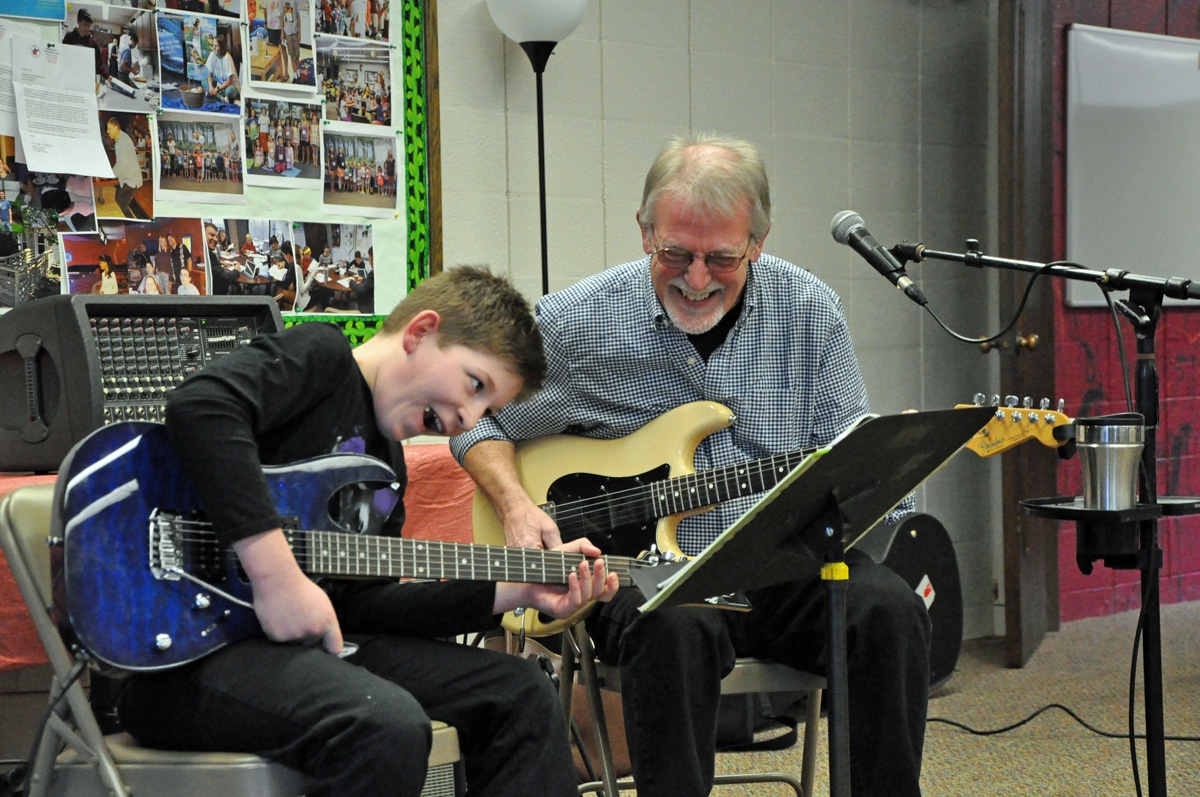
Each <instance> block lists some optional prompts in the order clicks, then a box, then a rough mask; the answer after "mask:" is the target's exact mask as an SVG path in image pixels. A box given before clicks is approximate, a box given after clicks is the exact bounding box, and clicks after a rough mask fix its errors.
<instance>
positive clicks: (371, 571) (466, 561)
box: [287, 531, 631, 586]
mask: <svg viewBox="0 0 1200 797" xmlns="http://www.w3.org/2000/svg"><path fill="white" fill-rule="evenodd" d="M287 536H288V541H289V543H290V544H291V546H292V551H293V553H295V555H296V560H297V561H298V562H299V563H300V567H301V569H303V570H304V571H305V572H307V573H309V574H310V575H324V576H338V577H342V578H434V579H441V578H448V579H461V580H465V581H521V582H528V583H534V584H564V583H566V581H567V576H569V575H570V574H571V572H572V571H574V570H575V569H576V568H577V567H578V566H579V563H580V562H582V561H584V559H585V558H586V557H584V556H583V555H582V554H574V553H564V552H562V551H545V550H539V549H531V548H509V547H506V546H499V545H471V544H468V543H457V542H440V541H437V540H408V539H403V538H399V537H378V536H367V535H357V534H345V533H341V532H331V531H293V532H288V534H287ZM607 561H608V564H609V567H610V568H613V569H614V572H617V574H618V577H619V578H620V579H621V583H622V585H624V586H628V585H629V584H630V583H631V582H630V580H629V576H628V569H629V568H628V560H625V559H624V557H608V558H607Z"/></svg>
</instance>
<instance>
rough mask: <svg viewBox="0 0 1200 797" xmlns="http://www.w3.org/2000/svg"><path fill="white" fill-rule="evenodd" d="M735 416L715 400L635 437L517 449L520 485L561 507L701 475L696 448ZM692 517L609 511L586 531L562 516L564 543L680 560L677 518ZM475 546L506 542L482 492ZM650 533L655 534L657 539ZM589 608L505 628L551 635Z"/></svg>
mask: <svg viewBox="0 0 1200 797" xmlns="http://www.w3.org/2000/svg"><path fill="white" fill-rule="evenodd" d="M733 420H734V416H733V412H732V411H731V410H730V409H729V408H728V407H725V406H723V405H721V404H718V403H716V402H714V401H697V402H693V403H690V404H684V405H683V406H681V407H676V408H675V409H673V410H671V411H670V412H667V413H664V414H663V415H660V416H659V417H657V418H655V419H654V420H653V421H651V422H650V423H648V424H646V425H645V426H643V427H642V428H641V429H639V430H637V431H636V432H634V433H633V434H631V435H628V436H626V437H618V438H615V439H612V440H597V439H593V438H589V437H579V436H577V435H565V434H564V435H552V436H549V437H541V438H537V439H534V440H528V441H524V442H521V443H519V444H518V445H517V450H516V465H517V473H518V475H519V476H520V479H521V485H522V486H523V487H524V488H525V491H526V492H527V493H528V494H529V496H530V497H531V498H533V500H534V501H535V502H536V503H538V504H540V505H545V504H547V503H554V504H555V505H561V504H563V503H565V502H567V501H569V500H572V499H580V498H590V497H593V496H598V495H603V494H604V493H612V492H615V491H618V490H622V489H629V488H630V487H634V486H641V485H645V484H648V483H650V482H657V481H661V480H663V479H665V478H667V477H668V476H679V475H683V474H689V473H694V472H695V465H694V463H695V458H696V447H697V446H698V445H700V442H701V441H702V440H704V438H706V437H708V436H709V435H710V434H712V433H713V432H715V431H718V430H719V429H724V428H727V427H728V426H730V425H731V424H732V423H733ZM689 514H695V512H687V513H683V514H678V515H667V516H664V517H661V518H648V519H646V518H644V519H639V520H635V521H622V520H620V519H617V520H616V521H615V522H614V519H613V518H612V517H611V515H610V514H608V513H590V516H585V517H583V518H582V519H581V526H582V527H574V524H571V526H572V528H569V529H568V528H565V527H567V526H568V521H567V519H565V518H556V519H557V520H559V523H560V530H562V531H563V539H564V540H570V539H575V538H577V537H580V536H586V537H588V539H590V540H591V541H592V542H593V543H595V544H596V545H597V546H599V547H600V549H601V550H602V551H604V552H605V553H616V554H621V555H624V556H636V555H637V554H638V553H641V552H642V551H644V550H645V549H646V548H648V547H649V543H650V541H651V540H653V541H654V543H655V544H656V545H657V546H658V548H659V550H660V551H667V552H671V553H675V554H676V555H682V554H681V552H680V550H679V544H678V542H677V539H676V536H675V535H676V529H677V528H678V527H679V521H680V520H681V519H682V518H684V517H686V516H687V515H689ZM471 519H472V523H473V528H474V539H475V542H477V543H484V544H488V545H504V543H505V539H504V525H503V524H502V523H501V522H500V519H499V518H498V517H497V516H496V513H495V511H494V510H493V509H492V505H491V504H490V503H489V502H488V500H487V498H485V497H484V495H483V493H482V492H481V491H479V490H476V491H475V499H474V504H473V506H472V510H471ZM651 532H653V533H652V534H651ZM588 611H590V607H585V609H583V610H581V611H580V612H578V613H576V615H574V616H573V617H569V618H566V619H564V620H554V621H545V620H543V619H542V618H540V617H537V616H533V615H536V614H537V613H535V612H528V613H526V614H525V615H515V614H513V613H512V612H509V613H507V614H506V615H505V616H504V620H503V624H504V627H505V628H507V629H509V630H510V631H513V632H516V633H519V632H520V631H522V630H524V632H525V633H526V634H530V635H532V636H548V635H550V634H554V633H558V632H559V631H562V630H564V629H566V628H569V627H570V626H571V625H573V624H574V623H576V622H578V621H579V620H580V619H581V618H582V617H583V616H584V615H585V614H586V613H587V612H588Z"/></svg>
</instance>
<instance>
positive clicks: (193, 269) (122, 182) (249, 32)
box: [0, 0, 405, 314]
mask: <svg viewBox="0 0 1200 797" xmlns="http://www.w3.org/2000/svg"><path fill="white" fill-rule="evenodd" d="M0 13H2V12H0ZM391 23H392V20H391V4H390V3H389V2H387V0H125V2H122V3H113V4H106V3H100V2H83V3H76V2H71V1H70V0H69V1H68V2H67V3H66V4H65V16H64V19H63V20H62V21H61V26H60V31H59V39H60V40H61V42H62V43H63V44H70V45H74V46H77V47H86V48H89V49H91V50H92V51H93V55H92V59H91V60H92V61H93V62H94V76H93V78H92V80H91V81H90V82H91V84H92V85H91V88H93V89H94V90H95V92H96V108H97V114H98V117H99V118H98V122H99V131H100V138H101V142H100V144H101V145H102V146H103V150H104V153H105V154H106V155H107V158H108V161H109V164H110V166H111V169H112V173H113V176H112V177H89V176H81V175H76V174H70V173H68V172H62V173H51V172H35V171H32V170H30V169H28V168H26V167H25V164H24V162H23V159H22V158H23V156H22V154H21V153H22V148H21V145H20V140H19V136H18V137H17V138H16V139H14V138H13V137H11V136H0V224H2V223H3V221H4V219H5V218H18V219H19V218H20V212H21V209H22V208H44V209H47V210H50V211H53V212H54V213H55V214H57V217H58V225H57V232H58V236H59V250H60V253H61V258H60V262H61V266H62V268H61V270H62V290H63V291H64V292H69V293H141V294H185V295H199V296H210V295H211V296H221V295H230V294H267V295H271V296H274V297H276V299H277V301H278V302H279V306H280V309H281V310H282V311H283V312H292V313H300V312H331V313H337V312H360V313H372V314H373V313H374V312H375V306H374V279H375V273H374V268H375V261H374V257H373V254H374V247H373V234H372V225H371V223H369V222H370V221H371V220H373V219H389V220H391V219H394V218H398V217H399V213H398V208H403V205H402V202H403V200H400V199H399V196H400V195H401V194H402V193H403V192H404V186H403V185H399V184H398V182H399V180H400V177H401V175H402V174H403V173H404V166H403V160H402V159H403V156H404V150H403V149H402V146H403V142H402V140H401V138H400V137H399V135H398V131H397V129H396V126H395V116H396V114H395V112H394V97H393V90H392V82H393V75H392V60H393V55H394V53H393V50H394V46H393V45H392V44H391V42H390V41H389V34H390V27H391ZM398 158H399V159H401V161H400V164H399V165H398V163H397V160H398ZM96 173H98V172H93V174H96ZM276 191H278V192H282V193H281V194H280V195H279V199H280V201H279V202H275V201H274V200H272V199H271V198H269V197H267V196H266V194H263V193H261V192H267V193H270V192H276ZM160 205H161V207H160ZM218 206H219V207H218ZM6 207H8V208H11V210H8V211H5V210H4V208H6ZM239 208H241V210H240V211H239ZM276 208H286V210H285V211H284V213H283V214H282V215H284V216H286V218H239V216H243V217H244V216H264V215H266V214H274V212H275V209H276ZM51 218H53V217H51ZM318 219H322V220H323V221H319V222H318V221H316V220H318ZM357 219H361V222H357V223H355V220H357ZM332 221H336V222H338V223H332ZM51 223H53V222H51ZM399 223H400V224H403V222H399ZM389 234H391V233H390V232H389ZM388 249H389V250H390V249H392V247H388ZM400 251H403V250H400ZM404 266H405V264H404V263H403V262H401V263H398V264H397V265H396V267H395V271H396V272H397V274H396V277H397V278H398V279H399V280H404V279H405V276H404V270H405V268H404ZM385 273H387V272H386V271H385ZM389 284H390V283H389Z"/></svg>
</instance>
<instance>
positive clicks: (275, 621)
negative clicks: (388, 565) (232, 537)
mask: <svg viewBox="0 0 1200 797" xmlns="http://www.w3.org/2000/svg"><path fill="white" fill-rule="evenodd" d="M233 548H234V550H235V551H237V555H238V558H239V559H241V561H242V567H243V568H245V570H246V575H247V576H248V577H249V578H250V586H251V588H252V589H253V591H254V614H255V615H256V616H257V617H258V623H259V625H261V626H262V628H263V631H264V632H265V633H266V635H267V638H268V639H270V640H272V641H275V642H305V643H311V644H320V645H321V647H323V648H325V650H327V651H329V652H330V653H338V652H340V651H341V649H342V629H341V626H340V625H338V619H337V613H336V612H334V610H333V604H332V603H331V602H330V601H329V596H328V595H327V594H325V590H323V589H321V588H320V587H319V586H318V585H317V584H316V582H314V581H313V580H312V579H310V578H309V577H308V576H307V575H305V574H304V571H302V570H301V569H300V565H299V564H297V563H296V557H295V556H294V555H293V554H292V549H291V547H290V546H289V545H288V543H287V540H286V539H284V537H283V531H282V530H281V529H275V530H274V531H267V532H263V533H262V534H255V535H254V536H252V537H246V538H245V539H241V540H238V541H237V542H235V543H234V544H233Z"/></svg>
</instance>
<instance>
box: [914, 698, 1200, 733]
mask: <svg viewBox="0 0 1200 797" xmlns="http://www.w3.org/2000/svg"><path fill="white" fill-rule="evenodd" d="M1050 709H1058V710H1059V711H1062V712H1064V713H1066V714H1067V715H1068V716H1069V717H1071V719H1073V720H1075V721H1076V722H1078V723H1079V724H1080V725H1082V726H1083V727H1084V728H1086V729H1087V730H1089V731H1091V732H1092V733H1094V734H1096V735H1097V736H1103V737H1105V738H1106V739H1127V738H1129V734H1127V733H1113V732H1112V731H1105V730H1101V729H1100V728H1097V727H1095V726H1094V725H1092V724H1090V723H1089V722H1088V721H1087V720H1085V719H1083V718H1082V717H1080V716H1079V715H1078V714H1076V713H1075V712H1074V711H1072V710H1071V709H1070V708H1068V707H1067V706H1064V705H1063V704H1062V703H1047V704H1046V705H1044V706H1042V707H1041V708H1039V709H1038V710H1037V711H1035V712H1033V713H1032V714H1030V715H1029V716H1027V717H1025V718H1024V719H1022V720H1019V721H1017V722H1014V723H1013V724H1011V725H1005V726H1004V727H1002V728H991V729H989V730H982V731H981V730H979V729H977V728H972V727H971V726H969V725H967V724H966V723H963V722H959V721H958V720H952V719H947V718H945V717H929V718H928V719H927V720H925V721H926V722H940V723H942V724H943V725H950V726H951V727H954V728H958V729H960V730H964V731H966V732H967V733H969V734H971V735H973V736H996V735H998V734H1001V733H1008V732H1009V731H1014V730H1016V729H1017V728H1020V727H1021V726H1023V725H1027V724H1028V723H1030V722H1032V721H1033V720H1035V719H1037V718H1038V717H1039V716H1041V715H1042V714H1044V713H1046V712H1047V711H1049V710H1050ZM1133 738H1134V739H1145V738H1146V734H1144V733H1138V734H1134V737H1133ZM1163 738H1164V739H1166V740H1167V741H1169V742H1200V736H1164V737H1163Z"/></svg>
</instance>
